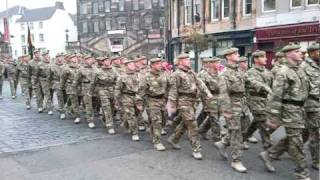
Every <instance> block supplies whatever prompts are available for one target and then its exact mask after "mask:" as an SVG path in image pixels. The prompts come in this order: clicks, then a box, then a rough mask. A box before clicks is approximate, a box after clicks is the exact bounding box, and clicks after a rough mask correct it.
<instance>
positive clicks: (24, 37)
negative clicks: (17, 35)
mask: <svg viewBox="0 0 320 180" xmlns="http://www.w3.org/2000/svg"><path fill="white" fill-rule="evenodd" d="M25 42H26V36H25V35H24V34H23V35H21V43H25Z"/></svg>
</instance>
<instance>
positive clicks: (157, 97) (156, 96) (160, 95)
mask: <svg viewBox="0 0 320 180" xmlns="http://www.w3.org/2000/svg"><path fill="white" fill-rule="evenodd" d="M148 96H149V97H151V98H154V99H163V98H164V94H159V95H155V96H151V95H148Z"/></svg>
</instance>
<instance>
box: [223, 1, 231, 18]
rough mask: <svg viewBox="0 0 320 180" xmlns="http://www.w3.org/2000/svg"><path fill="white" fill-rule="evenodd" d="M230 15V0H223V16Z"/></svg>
mask: <svg viewBox="0 0 320 180" xmlns="http://www.w3.org/2000/svg"><path fill="white" fill-rule="evenodd" d="M229 16H230V1H229V0H222V17H223V18H228V17H229Z"/></svg>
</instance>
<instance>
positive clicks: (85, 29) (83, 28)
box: [82, 22, 88, 33]
mask: <svg viewBox="0 0 320 180" xmlns="http://www.w3.org/2000/svg"><path fill="white" fill-rule="evenodd" d="M82 32H83V33H87V32H88V23H87V22H82Z"/></svg>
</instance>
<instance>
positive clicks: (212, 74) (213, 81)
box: [198, 57, 222, 142]
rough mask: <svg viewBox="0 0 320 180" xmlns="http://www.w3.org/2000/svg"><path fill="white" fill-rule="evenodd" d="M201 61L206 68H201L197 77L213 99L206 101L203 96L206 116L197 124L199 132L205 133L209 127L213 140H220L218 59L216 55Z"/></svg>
mask: <svg viewBox="0 0 320 180" xmlns="http://www.w3.org/2000/svg"><path fill="white" fill-rule="evenodd" d="M203 62H205V63H206V66H207V68H206V69H205V70H203V72H202V74H201V75H200V74H198V77H199V79H201V80H202V81H203V82H204V83H205V84H206V86H207V87H208V89H209V90H210V92H211V94H212V95H213V99H212V100H210V101H206V100H205V99H204V98H203V99H204V101H203V106H204V107H203V109H204V112H205V114H207V116H206V117H205V120H204V122H203V123H202V124H201V125H199V133H200V134H206V133H207V132H208V130H209V129H211V134H212V139H213V141H214V142H217V141H220V138H221V137H220V131H221V128H220V123H219V101H218V95H219V91H220V90H219V89H220V87H219V86H218V81H219V80H222V79H221V76H220V74H219V67H220V59H219V58H217V57H213V58H205V59H204V60H203Z"/></svg>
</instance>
